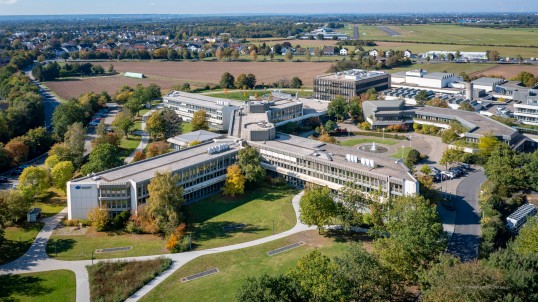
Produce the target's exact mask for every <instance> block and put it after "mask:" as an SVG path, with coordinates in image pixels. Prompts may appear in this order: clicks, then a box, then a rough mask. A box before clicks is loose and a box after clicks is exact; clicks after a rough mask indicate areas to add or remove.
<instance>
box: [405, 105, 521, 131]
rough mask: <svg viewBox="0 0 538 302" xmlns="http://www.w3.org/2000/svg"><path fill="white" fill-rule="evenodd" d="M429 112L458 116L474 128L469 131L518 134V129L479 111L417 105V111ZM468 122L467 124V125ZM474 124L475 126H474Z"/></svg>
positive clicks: (448, 116) (451, 117)
mask: <svg viewBox="0 0 538 302" xmlns="http://www.w3.org/2000/svg"><path fill="white" fill-rule="evenodd" d="M422 112H423V113H428V114H430V115H431V114H434V115H438V116H439V117H442V118H448V119H453V118H454V117H457V118H459V119H461V120H463V121H465V122H464V123H462V124H464V126H466V127H468V128H472V129H470V130H469V132H468V133H476V134H479V135H486V134H493V135H496V136H507V137H511V136H513V135H515V134H517V130H515V129H514V128H512V127H508V126H506V125H504V124H502V123H499V122H497V121H495V120H492V119H490V118H488V117H485V116H483V115H480V114H479V113H475V112H470V111H463V110H454V109H448V108H439V107H430V106H426V107H416V108H415V113H416V114H420V113H422ZM466 124H467V125H466ZM472 126H474V127H472Z"/></svg>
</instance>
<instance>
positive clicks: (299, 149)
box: [248, 133, 415, 181]
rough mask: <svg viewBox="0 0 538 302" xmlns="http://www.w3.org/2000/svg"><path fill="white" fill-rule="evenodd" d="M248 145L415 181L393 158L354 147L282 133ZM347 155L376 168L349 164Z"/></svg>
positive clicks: (383, 176)
mask: <svg viewBox="0 0 538 302" xmlns="http://www.w3.org/2000/svg"><path fill="white" fill-rule="evenodd" d="M248 144H249V145H250V144H251V145H258V146H259V147H263V146H267V147H272V148H275V149H278V150H282V151H284V152H290V153H293V154H294V156H297V157H301V156H302V157H303V158H317V159H321V160H325V161H330V162H331V165H335V166H340V167H342V168H350V167H352V168H354V169H357V170H361V171H365V173H373V174H377V175H379V177H382V178H386V177H387V176H390V177H395V178H398V179H402V180H403V179H405V180H410V181H415V179H414V178H413V177H412V176H411V175H410V174H409V173H408V171H409V170H408V169H407V168H406V167H405V166H403V165H402V164H401V163H398V162H397V161H396V160H395V159H394V158H390V157H387V156H383V155H380V154H373V153H369V152H364V151H360V150H358V148H356V147H345V146H339V145H333V144H326V143H323V142H319V141H315V140H311V139H307V138H302V137H299V136H294V135H288V134H283V133H278V135H277V138H276V139H275V140H271V141H265V142H251V141H249V142H248ZM314 153H317V154H318V156H314V155H313V154H314ZM347 154H351V155H356V156H357V157H359V158H361V157H364V158H368V159H371V160H374V161H375V163H376V165H377V166H376V168H371V167H367V166H363V165H361V164H358V163H351V162H349V161H347V160H346V155H347Z"/></svg>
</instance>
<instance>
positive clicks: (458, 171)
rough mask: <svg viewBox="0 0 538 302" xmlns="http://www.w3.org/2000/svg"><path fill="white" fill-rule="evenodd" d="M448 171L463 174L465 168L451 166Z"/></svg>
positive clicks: (458, 174)
mask: <svg viewBox="0 0 538 302" xmlns="http://www.w3.org/2000/svg"><path fill="white" fill-rule="evenodd" d="M448 171H450V172H453V173H454V174H456V176H462V175H463V170H462V169H460V168H455V167H454V168H450V169H448Z"/></svg>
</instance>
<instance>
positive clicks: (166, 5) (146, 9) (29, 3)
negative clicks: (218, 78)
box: [0, 0, 538, 15]
mask: <svg viewBox="0 0 538 302" xmlns="http://www.w3.org/2000/svg"><path fill="white" fill-rule="evenodd" d="M383 12H392V13H401V12H422V13H428V12H538V0H445V1H437V0H334V1H330V0H310V1H309V0H266V1H263V0H183V1H182V0H176V1H173V0H92V1H85V0H0V15H63V14H228V13H288V14H293V13H307V14H323V13H351V14H360V13H383Z"/></svg>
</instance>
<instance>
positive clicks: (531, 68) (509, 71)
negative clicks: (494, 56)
mask: <svg viewBox="0 0 538 302" xmlns="http://www.w3.org/2000/svg"><path fill="white" fill-rule="evenodd" d="M522 71H527V72H530V73H532V74H534V75H538V65H519V64H506V65H497V67H495V68H492V69H489V70H487V71H485V72H475V73H473V75H478V74H484V75H496V76H502V77H504V78H505V79H510V78H513V77H515V76H517V74H518V73H520V72H522Z"/></svg>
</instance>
